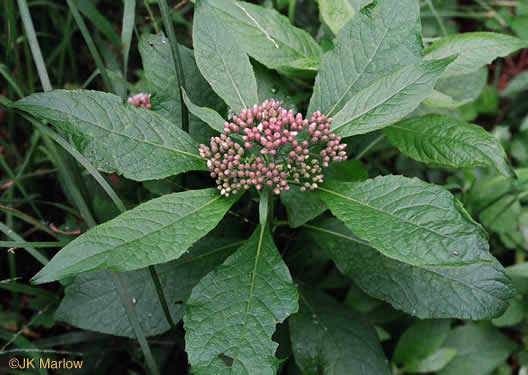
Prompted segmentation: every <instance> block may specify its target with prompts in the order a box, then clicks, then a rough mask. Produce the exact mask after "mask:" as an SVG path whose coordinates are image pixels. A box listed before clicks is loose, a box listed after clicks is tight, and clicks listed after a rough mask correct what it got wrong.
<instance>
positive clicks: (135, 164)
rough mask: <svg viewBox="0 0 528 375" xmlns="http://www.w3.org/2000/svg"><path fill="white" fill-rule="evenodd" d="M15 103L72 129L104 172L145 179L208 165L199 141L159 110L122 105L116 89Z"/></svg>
mask: <svg viewBox="0 0 528 375" xmlns="http://www.w3.org/2000/svg"><path fill="white" fill-rule="evenodd" d="M14 106H15V107H16V108H18V109H21V110H23V111H26V112H29V113H31V114H32V115H35V116H38V117H42V118H44V119H46V120H48V121H50V122H51V123H52V124H53V125H55V126H57V127H59V128H61V129H63V130H65V131H67V132H68V133H70V134H72V135H74V136H75V137H76V138H77V139H76V140H77V141H78V142H77V143H78V147H79V149H80V151H81V152H82V153H83V154H84V155H85V156H86V157H87V158H88V159H89V160H90V161H91V162H92V163H93V165H94V166H95V167H96V168H98V169H100V170H103V171H105V172H117V173H121V174H123V175H124V176H125V177H127V178H130V179H133V180H138V181H143V180H152V179H161V178H165V177H168V176H172V175H176V174H179V173H182V172H187V171H192V170H206V169H207V166H206V164H205V161H204V160H202V158H200V156H199V155H198V144H197V143H196V142H195V141H194V140H193V139H192V138H191V137H190V136H189V135H188V134H187V133H185V132H184V131H182V130H181V129H180V128H179V127H178V126H177V125H176V124H174V123H172V122H170V121H169V120H167V119H165V118H164V117H162V116H160V115H159V114H157V113H155V112H153V111H148V110H146V109H142V108H135V107H133V106H131V105H126V106H125V105H123V102H122V100H121V98H119V97H118V96H116V95H113V94H108V93H104V92H98V91H90V90H71V91H70V90H54V91H50V92H45V93H38V94H33V95H31V96H28V97H26V98H24V99H21V100H19V101H18V102H16V103H15V104H14Z"/></svg>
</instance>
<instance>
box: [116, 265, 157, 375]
mask: <svg viewBox="0 0 528 375" xmlns="http://www.w3.org/2000/svg"><path fill="white" fill-rule="evenodd" d="M112 277H113V278H114V283H115V284H116V286H117V287H118V288H117V291H118V293H119V299H120V300H121V304H122V305H123V307H124V308H125V311H126V314H127V316H128V320H129V321H130V324H131V325H132V328H133V329H134V332H135V333H136V338H137V340H138V342H139V346H140V347H141V350H142V351H143V355H144V356H145V361H146V363H147V367H148V369H149V373H150V374H151V375H159V370H158V366H157V364H156V361H155V360H154V357H153V355H152V352H151V351H150V347H149V344H148V342H147V339H146V337H145V335H144V334H143V329H142V328H141V326H140V324H139V320H138V317H137V314H136V310H135V309H134V305H133V302H132V301H133V300H131V299H130V296H129V294H128V290H127V285H126V283H125V281H124V279H123V276H122V275H121V274H120V273H119V272H112ZM138 332H140V333H141V334H139V335H138Z"/></svg>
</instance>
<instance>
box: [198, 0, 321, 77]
mask: <svg viewBox="0 0 528 375" xmlns="http://www.w3.org/2000/svg"><path fill="white" fill-rule="evenodd" d="M201 1H206V2H207V4H208V6H210V7H211V8H212V9H214V13H215V15H216V16H217V17H218V20H219V22H221V24H222V26H223V27H224V28H227V29H229V30H230V31H231V34H232V35H233V38H235V39H236V41H238V44H239V45H240V46H241V47H242V48H243V49H244V50H245V51H246V52H247V54H248V55H249V56H251V57H252V58H254V59H255V60H257V61H259V62H261V63H262V64H264V65H266V66H267V67H268V68H270V69H277V70H280V71H282V72H284V73H293V72H295V71H296V70H310V71H316V70H317V67H318V66H319V63H320V55H321V48H320V47H319V45H318V44H317V43H316V42H315V40H313V38H312V37H311V36H310V34H308V33H307V32H306V31H304V30H302V29H299V28H297V27H295V26H293V25H292V24H291V23H290V21H289V20H288V18H287V17H285V16H283V15H281V14H280V13H279V12H277V11H276V10H274V9H269V8H264V7H261V6H258V5H254V4H250V3H247V2H244V1H235V0H201Z"/></svg>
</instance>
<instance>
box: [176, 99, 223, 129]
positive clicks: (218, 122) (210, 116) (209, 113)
mask: <svg viewBox="0 0 528 375" xmlns="http://www.w3.org/2000/svg"><path fill="white" fill-rule="evenodd" d="M183 101H184V102H185V105H186V106H187V108H188V109H189V111H190V112H191V113H192V114H193V115H195V116H196V117H198V118H199V119H200V120H202V121H203V122H205V123H206V124H207V125H209V126H210V127H211V128H212V129H214V130H216V131H217V132H219V133H223V132H224V124H225V122H226V121H225V120H224V119H223V118H222V116H220V115H219V114H218V112H216V111H215V110H213V109H211V108H207V107H199V106H197V105H196V104H194V103H193V102H191V99H190V98H189V96H188V95H187V92H185V90H184V91H183Z"/></svg>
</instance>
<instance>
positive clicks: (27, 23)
mask: <svg viewBox="0 0 528 375" xmlns="http://www.w3.org/2000/svg"><path fill="white" fill-rule="evenodd" d="M18 8H19V10H20V17H21V18H22V23H23V25H24V30H25V31H26V37H27V39H28V42H29V47H30V48H31V54H32V55H33V61H34V62H35V65H36V66H37V71H38V74H39V77H40V82H41V84H42V88H43V89H44V91H49V90H52V87H51V82H50V79H49V76H48V71H47V70H46V64H44V59H43V58H42V53H41V52H40V47H39V44H38V40H37V35H36V34H35V28H34V27H33V21H31V15H30V14H29V9H28V6H27V2H26V0H18Z"/></svg>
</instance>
